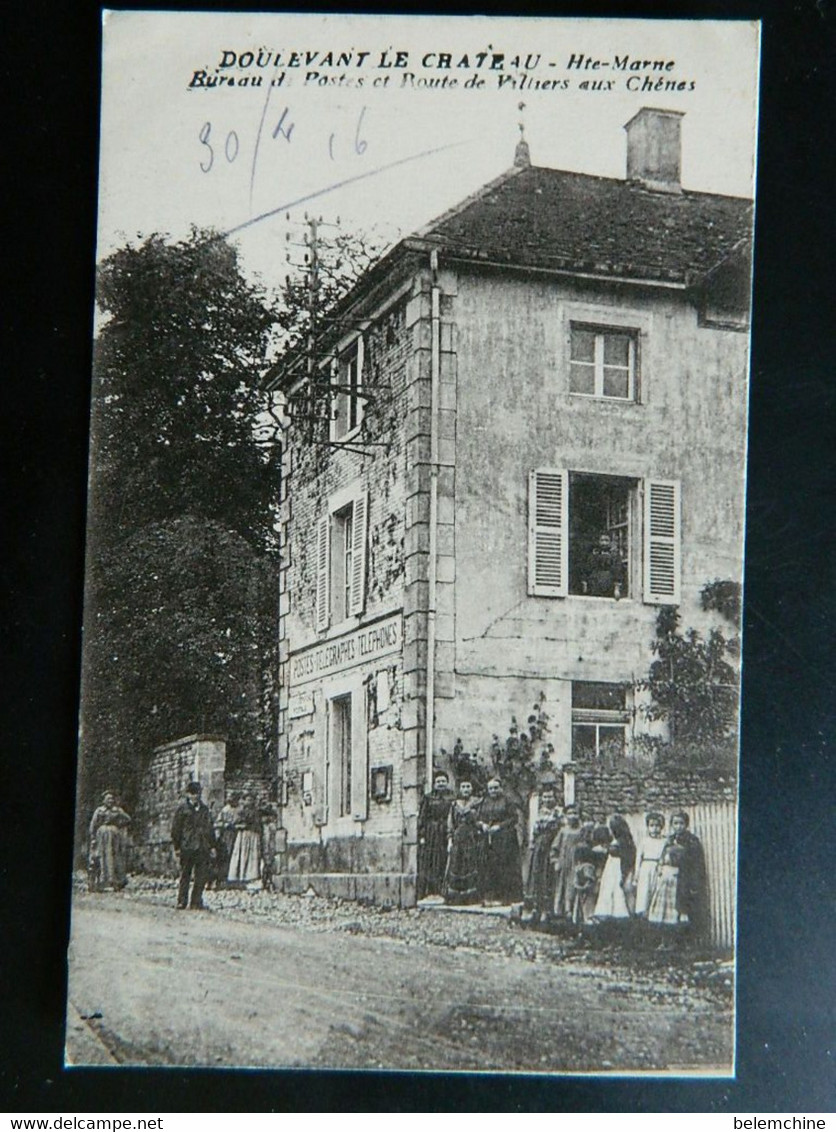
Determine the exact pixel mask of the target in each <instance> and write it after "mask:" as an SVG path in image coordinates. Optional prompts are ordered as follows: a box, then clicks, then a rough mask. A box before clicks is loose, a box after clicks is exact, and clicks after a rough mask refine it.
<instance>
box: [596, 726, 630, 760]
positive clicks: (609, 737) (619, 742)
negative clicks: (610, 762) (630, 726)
mask: <svg viewBox="0 0 836 1132" xmlns="http://www.w3.org/2000/svg"><path fill="white" fill-rule="evenodd" d="M598 742H599V744H600V752H601V757H602V758H605V759H606V758H609V759H621V758H623V757H624V728H623V727H604V726H603V725H602V726H600V727H599V728H598Z"/></svg>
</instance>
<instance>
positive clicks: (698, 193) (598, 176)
mask: <svg viewBox="0 0 836 1132" xmlns="http://www.w3.org/2000/svg"><path fill="white" fill-rule="evenodd" d="M523 173H524V174H532V173H556V174H558V175H560V176H562V177H581V178H583V179H584V180H585V181H604V182H606V183H607V184H609V185H622V186H624V187H625V188H628V189H634V190H638V191H640V192H641V191H644V192H646V193H649V194H650V195H652V196H666V197H675V196H680V197H684V196H689V197H710V198H711V199H712V200H736V201H745V202H746V203H747V204H751V203H752V198H751V197H747V196H740V195H738V194H736V193H713V192H710V191H709V190H707V189H689V188H686V187H685V186H684V185H683V186H682V187H681V192H680V193H676V194H674V193H664V194H662V193H658V192H656V191H654V190H653V189H648V188H646V187H645V186H643V185H642V184H641V182H640V181H630V180H628V179H627V178H626V177H608V176H606V175H605V174H603V173H583V172H581V170H579V169H560V168H558V167H557V166H554V165H528V166H525V167H523V168H521V167H519V166H517V167H514V168H512V169H509V170H506V172H505V173H503V174H502V175H501V176H499V177H496V178H495V179H494V180H493V181H490V182H488V184H487V185H483V186H482V187H481V188H480V189H478V190H477V191H476V192H475V193H472V194H471V195H470V196H469V197H467V198H466V199H465V200H463V201H461V202H460V203H459V204H457V205H456V206H455V207H453V208H451V209H448V211H447V212H445V213H443V214H442V215H441V216H437V217H436V218H435V220H432V221H430V223H429V224H425V225H424V226H423V227H422V228H421V229H419V230H418V231H417V232H415V233H413V235H415V236H423V235H426V234H427V233H428V231H429V230H430V229H432V228H433V227H434V226H435V225H436V224H441V223H443V222H444V221H446V220H449V219H451V218H452V217H453V216H455V215H456V214H457V213H459V212H461V211H462V210H463V209H464V208H465V207H466V206H468V205H470V204H474V203H475V202H476V201H477V200H479V199H480V197H482V196H483V195H484V194H485V193H487V192H489V191H491V190H493V189H496V188H498V187H499V186H500V185H501V184H503V183H504V182H505V181H507V180H509V179H510V178H511V176H513V175H514V174H523Z"/></svg>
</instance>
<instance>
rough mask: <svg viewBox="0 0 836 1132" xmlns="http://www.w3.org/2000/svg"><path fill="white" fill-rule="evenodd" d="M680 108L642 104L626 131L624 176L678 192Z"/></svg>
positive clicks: (679, 185)
mask: <svg viewBox="0 0 836 1132" xmlns="http://www.w3.org/2000/svg"><path fill="white" fill-rule="evenodd" d="M681 120H682V112H681V111H679V110H654V109H652V108H651V107H649V106H644V107H642V109H641V110H639V112H638V113H637V114H634V115H633V117H632V118H631V119H630V121H629V122H628V123H627V124H626V126H625V127H624V129H625V130H626V131H627V180H628V181H638V182H639V184H641V185H643V186H644V187H645V188H646V189H652V190H653V191H655V192H658V193H681V192H682V184H681V182H680V176H681V174H680V166H681V159H682V144H681V139H680V128H681V125H682V121H681Z"/></svg>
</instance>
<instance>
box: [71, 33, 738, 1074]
mask: <svg viewBox="0 0 836 1132" xmlns="http://www.w3.org/2000/svg"><path fill="white" fill-rule="evenodd" d="M103 42H104V58H103V97H102V111H101V170H100V202H99V243H98V253H97V259H98V285H97V303H96V319H95V336H96V349H95V373H94V384H93V404H92V449H91V463H90V512H89V514H90V518H89V532H88V552H87V580H86V600H85V622H84V657H83V688H82V713H81V740H80V742H81V758H80V771H79V780H78V798H77V853H76V872H75V885H74V887H75V891H74V899H73V914H72V936H71V945H70V973H69V1000H68V1020H67V1061H68V1063H69V1064H71V1065H91V1064H96V1065H108V1064H110V1065H142V1066H210V1067H225V1068H229V1067H267V1068H271V1067H276V1068H278V1067H307V1068H316V1067H321V1068H373V1069H401V1070H438V1071H447V1072H449V1071H461V1072H467V1073H471V1072H480V1071H489V1072H493V1073H496V1072H523V1073H545V1074H576V1073H585V1074H604V1075H637V1074H656V1075H673V1076H685V1075H703V1076H715V1077H717V1076H731V1075H733V1073H734V1048H735V1026H734V1018H735V1010H734V1005H735V998H734V996H735V910H736V844H737V764H738V742H737V736H738V709H739V688H740V644H741V642H740V611H741V586H742V581H743V533H744V501H745V500H744V489H745V462H746V421H747V389H748V357H749V311H750V278H751V254H752V230H753V209H754V164H755V138H756V123H757V84H758V52H759V28H758V25H757V24H753V23H745V22H732V21H729V22H720V21H707V22H701V21H687V22H685V21H683V22H676V21H658V20H653V21H641V20H584V19H571V20H569V19H535V18H502V19H500V18H488V17H450V18H447V17H444V18H441V17H394V16H386V17H372V16H357V17H354V16H342V15H341V16H337V15H329V16H325V15H280V14H272V15H269V14H263V13H260V14H257V13H253V14H251V15H248V14H242V13H237V14H231V13H174V12H170V13H165V12H141V11H110V12H106V13H105V15H104V41H103Z"/></svg>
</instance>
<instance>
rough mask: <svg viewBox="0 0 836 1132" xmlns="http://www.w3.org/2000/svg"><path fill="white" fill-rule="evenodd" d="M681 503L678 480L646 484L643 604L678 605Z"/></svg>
mask: <svg viewBox="0 0 836 1132" xmlns="http://www.w3.org/2000/svg"><path fill="white" fill-rule="evenodd" d="M679 575H680V503H679V482H678V481H677V480H651V479H648V480H645V481H644V594H643V596H644V600H645V602H647V603H648V604H649V605H678V604H679V600H680V596H679Z"/></svg>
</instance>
